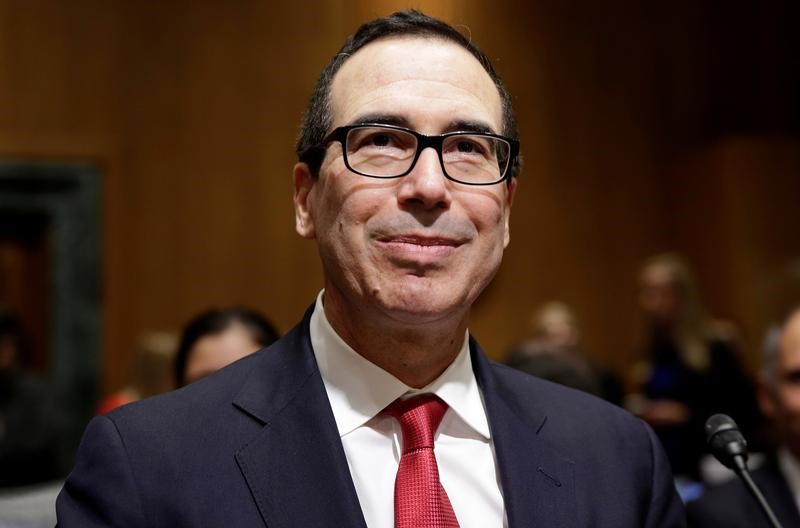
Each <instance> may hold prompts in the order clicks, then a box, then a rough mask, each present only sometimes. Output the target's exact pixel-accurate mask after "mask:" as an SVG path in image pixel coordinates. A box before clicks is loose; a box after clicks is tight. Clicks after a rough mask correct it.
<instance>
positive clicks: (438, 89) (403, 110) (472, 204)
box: [295, 37, 516, 324]
mask: <svg viewBox="0 0 800 528" xmlns="http://www.w3.org/2000/svg"><path fill="white" fill-rule="evenodd" d="M331 106H332V116H333V128H336V127H339V126H342V125H348V124H355V123H365V122H370V123H376V122H377V123H388V124H395V125H402V126H405V127H408V128H410V129H413V130H416V131H418V132H421V133H423V134H428V135H432V134H442V133H446V132H451V131H455V130H473V129H475V128H476V127H486V128H488V129H490V130H491V131H493V132H495V133H501V132H502V128H501V124H502V110H501V102H500V96H499V94H498V92H497V89H496V87H495V85H494V83H493V82H492V80H491V79H490V77H489V76H488V74H487V73H486V72H485V71H484V70H483V68H482V67H481V65H480V64H479V63H478V61H477V60H476V59H475V58H474V57H473V56H472V55H470V54H469V53H468V52H467V51H466V50H464V49H463V48H461V47H460V46H458V45H456V44H453V43H449V42H446V41H442V40H438V39H427V38H408V37H406V38H388V39H383V40H378V41H376V42H372V43H370V44H368V45H367V46H365V47H364V48H362V49H360V50H359V51H358V52H356V53H355V54H354V55H353V56H352V57H351V58H350V59H348V61H347V62H346V63H345V64H344V65H343V66H342V68H341V69H340V70H339V71H338V72H337V74H336V76H335V78H334V80H333V84H332V88H331ZM515 185H516V182H514V184H512V186H511V187H508V186H507V185H506V184H505V183H499V184H496V185H491V186H486V187H480V186H467V185H464V184H460V183H456V182H453V181H450V180H448V179H446V178H445V176H444V175H443V174H442V168H441V166H440V164H439V159H438V156H437V154H436V152H435V151H434V150H433V149H426V150H424V151H423V152H422V153H421V155H420V157H419V159H418V160H417V163H416V165H415V167H414V170H413V171H411V173H409V174H408V175H406V176H404V177H402V178H395V179H388V180H381V179H375V178H368V177H364V176H360V175H358V174H355V173H353V172H350V171H349V170H348V169H347V168H346V167H345V164H344V160H343V158H342V147H341V145H340V144H339V143H333V144H331V145H330V146H329V147H328V150H327V153H326V155H325V158H324V160H323V162H322V166H321V169H320V174H319V178H318V179H317V180H314V179H313V178H312V177H311V176H310V175H309V174H308V170H307V167H306V166H305V165H304V164H302V163H300V164H298V165H297V166H296V167H295V206H296V211H297V230H298V232H299V233H300V234H301V235H302V236H304V237H307V238H316V240H317V243H318V246H319V252H320V256H321V259H322V263H323V267H324V269H325V287H326V292H325V306H326V313H328V312H329V309H333V310H335V311H339V312H340V313H339V315H340V316H341V317H349V318H350V319H352V318H354V317H355V318H359V317H361V316H362V315H363V314H370V315H377V316H379V317H383V318H385V319H386V320H387V321H388V320H391V321H395V322H397V323H401V324H408V323H412V322H413V323H425V322H434V321H440V320H443V319H444V318H448V317H449V318H453V317H455V318H457V319H458V320H463V318H465V316H466V314H467V312H468V310H469V306H470V305H471V304H472V302H473V301H474V300H475V298H476V297H477V296H478V294H479V293H480V292H481V290H483V288H484V287H485V286H486V284H487V283H488V282H489V281H490V280H491V278H492V277H493V276H494V274H495V272H496V271H497V268H498V266H499V264H500V260H501V257H502V254H503V249H504V248H505V246H506V245H507V244H508V240H509V231H508V219H509V213H510V207H511V200H512V196H513V191H514V187H515ZM344 311H347V315H346V316H345V315H344ZM328 315H329V317H330V315H331V314H330V313H328ZM333 315H334V316H335V315H336V314H333Z"/></svg>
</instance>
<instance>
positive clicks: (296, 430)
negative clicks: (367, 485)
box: [234, 310, 366, 528]
mask: <svg viewBox="0 0 800 528" xmlns="http://www.w3.org/2000/svg"><path fill="white" fill-rule="evenodd" d="M310 313H311V310H309V311H308V312H307V313H306V317H305V318H304V319H303V321H302V323H301V324H300V325H298V326H297V327H296V328H295V329H294V330H292V331H291V332H290V333H289V334H287V336H286V337H284V338H283V339H282V340H281V341H279V342H278V343H277V344H276V345H275V346H273V347H272V348H270V349H269V350H267V351H265V352H262V353H261V355H262V361H261V362H260V367H259V368H258V369H257V370H254V372H253V373H252V374H251V375H250V377H249V378H248V380H247V381H246V383H245V384H244V386H243V387H242V390H241V391H240V392H239V394H238V396H237V397H236V399H235V400H234V405H235V406H236V407H237V408H239V409H240V410H242V411H243V412H245V413H247V414H249V415H250V416H251V417H252V418H253V419H255V420H257V421H259V422H261V424H263V427H262V428H261V429H260V431H259V433H258V434H257V435H256V436H255V437H254V438H253V439H251V440H250V441H249V442H248V443H247V445H245V446H244V447H243V448H242V449H240V450H239V452H238V453H236V461H237V463H238V464H239V467H240V469H241V471H242V473H243V475H244V477H245V479H246V481H247V485H248V486H249V487H250V491H251V493H252V495H253V498H254V500H255V501H256V503H257V505H258V509H259V511H260V513H261V516H262V518H263V519H264V522H265V524H266V525H267V526H268V527H269V528H281V527H295V526H341V527H350V526H352V527H359V528H366V524H365V522H364V517H363V514H362V512H361V507H360V505H359V502H358V496H357V495H356V491H355V487H354V486H353V482H352V479H351V477H350V470H349V468H348V465H347V459H346V457H345V454H344V449H343V447H342V443H341V439H340V437H339V433H338V430H337V428H336V423H335V420H334V417H333V412H332V411H331V407H330V403H329V402H328V397H327V394H326V392H325V387H324V384H323V382H322V378H321V377H320V374H319V370H318V368H317V364H316V360H315V359H314V354H313V351H312V349H311V341H310V338H309V333H308V322H309V317H310Z"/></svg>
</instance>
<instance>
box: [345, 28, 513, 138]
mask: <svg viewBox="0 0 800 528" xmlns="http://www.w3.org/2000/svg"><path fill="white" fill-rule="evenodd" d="M331 111H332V117H333V126H334V127H337V126H341V125H345V124H351V123H354V122H357V121H358V120H359V118H361V117H363V116H375V115H387V116H392V117H399V118H401V119H402V120H404V121H406V122H408V124H409V126H411V127H413V128H417V129H419V130H420V131H421V132H427V133H437V132H441V131H442V130H440V129H441V128H442V127H445V126H446V123H447V122H451V121H453V122H458V121H482V122H485V123H486V124H487V125H489V126H490V128H491V129H492V130H493V131H494V132H497V133H501V131H502V104H501V101H500V94H499V93H498V91H497V87H496V86H495V84H494V82H493V81H492V79H491V77H489V74H488V73H487V72H486V71H485V70H484V69H483V66H481V64H480V63H479V62H478V60H477V59H476V58H475V57H473V56H472V54H470V53H469V52H468V51H467V50H466V49H464V48H463V47H461V46H459V45H458V44H455V43H453V42H449V41H446V40H443V39H440V38H432V37H397V38H385V39H380V40H377V41H375V42H371V43H370V44H367V45H366V46H364V47H363V48H361V49H360V50H358V51H357V52H356V53H355V54H353V56H352V57H350V58H349V59H348V60H347V61H346V62H345V63H344V64H343V65H342V67H341V68H340V69H339V71H338V72H337V73H336V76H335V77H334V79H333V83H332V85H331ZM423 128H427V129H428V130H423Z"/></svg>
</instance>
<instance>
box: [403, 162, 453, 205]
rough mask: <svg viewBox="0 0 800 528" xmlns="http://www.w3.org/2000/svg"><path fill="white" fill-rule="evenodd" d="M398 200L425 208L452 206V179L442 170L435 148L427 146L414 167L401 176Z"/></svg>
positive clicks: (404, 203)
mask: <svg viewBox="0 0 800 528" xmlns="http://www.w3.org/2000/svg"><path fill="white" fill-rule="evenodd" d="M398 200H399V201H400V203H401V204H403V205H406V206H412V207H419V208H422V209H425V210H432V209H447V208H448V207H449V206H450V202H451V201H452V197H451V194H450V180H448V179H447V178H446V177H445V175H444V173H443V172H442V165H441V163H440V162H439V155H438V154H437V153H436V150H435V149H433V148H426V149H424V150H423V151H422V152H420V154H419V159H418V160H417V163H416V165H414V168H413V169H412V170H411V172H409V173H408V174H406V175H405V176H403V177H402V178H401V181H400V186H399V189H398Z"/></svg>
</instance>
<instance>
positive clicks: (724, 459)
mask: <svg viewBox="0 0 800 528" xmlns="http://www.w3.org/2000/svg"><path fill="white" fill-rule="evenodd" d="M705 430H706V441H707V442H708V447H709V450H710V451H711V454H712V455H714V457H715V458H716V459H717V460H719V461H720V462H721V463H722V464H723V465H724V466H725V467H727V468H730V469H732V470H734V471H739V470H741V469H747V441H746V440H745V439H744V436H743V435H742V433H741V432H740V431H739V427H738V426H737V425H736V422H734V421H733V418H731V417H730V416H728V415H726V414H715V415H713V416H711V417H710V418H709V419H708V420H706V425H705Z"/></svg>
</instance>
